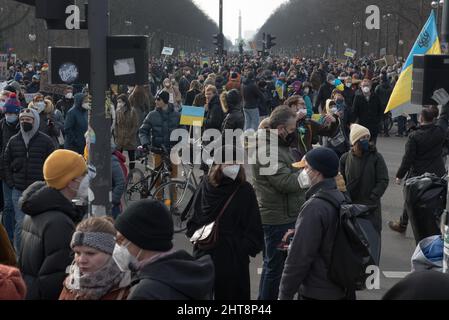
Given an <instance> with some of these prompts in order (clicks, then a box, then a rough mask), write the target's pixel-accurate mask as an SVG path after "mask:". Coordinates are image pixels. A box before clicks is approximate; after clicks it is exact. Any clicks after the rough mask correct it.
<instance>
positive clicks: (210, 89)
mask: <svg viewBox="0 0 449 320" xmlns="http://www.w3.org/2000/svg"><path fill="white" fill-rule="evenodd" d="M207 91H213V92H214V93H215V94H217V93H218V90H217V87H216V86H213V85H211V84H210V85H208V86H206V89H205V90H204V92H207Z"/></svg>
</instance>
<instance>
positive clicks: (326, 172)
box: [306, 148, 340, 178]
mask: <svg viewBox="0 0 449 320" xmlns="http://www.w3.org/2000/svg"><path fill="white" fill-rule="evenodd" d="M306 161H307V163H308V164H309V166H310V167H312V169H314V170H316V171H318V172H319V173H321V174H322V175H323V176H324V178H335V177H336V176H337V174H338V165H339V162H340V160H339V159H338V156H337V154H336V153H335V152H334V151H333V150H331V149H328V148H316V149H313V150H311V151H309V152H307V154H306Z"/></svg>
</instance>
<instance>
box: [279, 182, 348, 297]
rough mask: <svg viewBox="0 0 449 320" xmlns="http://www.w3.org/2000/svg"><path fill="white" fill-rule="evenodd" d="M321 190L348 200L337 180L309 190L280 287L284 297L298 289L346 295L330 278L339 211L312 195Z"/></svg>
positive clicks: (319, 294)
mask: <svg viewBox="0 0 449 320" xmlns="http://www.w3.org/2000/svg"><path fill="white" fill-rule="evenodd" d="M318 191H324V192H326V193H328V194H329V195H331V196H332V197H333V198H335V199H336V200H339V201H343V200H344V199H345V197H344V195H343V194H342V193H341V192H340V191H338V190H337V186H336V183H335V179H326V180H324V181H322V182H320V183H318V184H316V185H315V186H313V187H312V188H310V189H309V191H307V193H306V197H307V199H308V201H307V202H306V203H305V204H304V205H303V206H302V208H301V212H300V213H299V216H298V220H297V221H296V227H295V229H296V231H295V236H294V238H293V241H292V244H291V248H290V251H289V254H288V256H287V260H286V261H285V266H284V271H283V274H282V280H281V285H280V288H279V299H281V300H292V299H293V296H294V295H295V294H296V293H297V292H298V290H299V292H300V295H302V296H305V297H307V298H309V299H317V300H339V299H343V298H344V297H345V292H344V291H342V289H341V288H340V287H339V286H338V285H336V284H335V283H333V282H332V281H331V280H330V279H329V278H328V274H329V265H330V261H331V257H332V249H333V242H334V239H335V235H336V232H337V221H338V211H337V209H336V208H335V207H334V206H333V205H332V204H330V203H329V202H328V201H326V200H322V199H316V198H312V196H313V195H314V194H316V193H317V192H318ZM342 259H344V257H342Z"/></svg>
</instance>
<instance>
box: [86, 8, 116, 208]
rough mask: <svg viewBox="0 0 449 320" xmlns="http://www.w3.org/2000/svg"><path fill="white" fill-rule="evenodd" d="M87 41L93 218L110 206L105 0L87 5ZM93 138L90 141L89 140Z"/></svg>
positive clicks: (109, 140)
mask: <svg viewBox="0 0 449 320" xmlns="http://www.w3.org/2000/svg"><path fill="white" fill-rule="evenodd" d="M88 15H89V22H90V23H89V42H90V52H91V53H90V54H91V71H90V72H91V75H90V87H89V93H90V94H91V95H92V110H91V111H90V117H89V127H90V137H91V138H90V140H91V144H90V150H89V165H90V168H93V169H94V170H95V172H96V175H95V178H94V179H93V180H92V181H91V186H90V189H91V190H92V192H93V195H94V200H93V201H92V202H89V212H90V213H91V214H92V215H94V216H104V215H106V214H108V213H110V207H111V200H110V198H111V184H112V183H111V182H112V181H111V119H110V118H109V115H108V114H107V112H106V108H105V101H106V90H107V62H106V60H107V59H106V57H107V36H108V35H109V0H95V1H90V2H89V13H88ZM93 137H94V138H93ZM90 200H91V199H90Z"/></svg>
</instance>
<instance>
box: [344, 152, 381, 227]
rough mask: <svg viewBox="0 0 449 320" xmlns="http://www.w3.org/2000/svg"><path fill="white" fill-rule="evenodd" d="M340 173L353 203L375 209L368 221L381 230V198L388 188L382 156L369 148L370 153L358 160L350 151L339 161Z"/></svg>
mask: <svg viewBox="0 0 449 320" xmlns="http://www.w3.org/2000/svg"><path fill="white" fill-rule="evenodd" d="M340 173H341V174H342V175H343V177H344V179H345V182H346V188H347V190H348V193H349V195H350V197H351V200H352V202H353V203H357V204H364V205H369V206H373V207H375V209H374V210H373V211H371V216H370V217H369V218H370V220H371V221H372V222H373V224H374V226H375V228H376V230H377V231H378V232H379V234H380V232H381V230H382V209H381V198H382V196H383V195H384V193H385V191H386V190H387V188H388V183H389V177H388V168H387V165H386V163H385V160H384V158H383V156H382V155H381V154H380V153H378V152H377V150H376V147H374V146H371V147H370V151H369V152H368V153H365V154H364V155H363V156H362V158H358V157H356V156H355V155H354V153H353V152H352V151H349V152H348V153H345V154H344V155H343V156H342V157H341V159H340Z"/></svg>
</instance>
